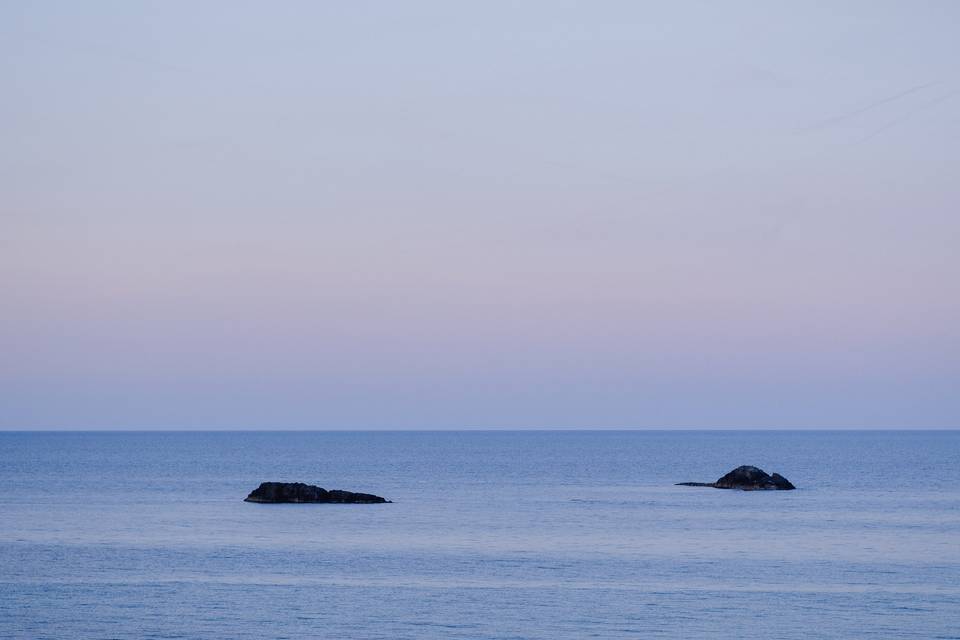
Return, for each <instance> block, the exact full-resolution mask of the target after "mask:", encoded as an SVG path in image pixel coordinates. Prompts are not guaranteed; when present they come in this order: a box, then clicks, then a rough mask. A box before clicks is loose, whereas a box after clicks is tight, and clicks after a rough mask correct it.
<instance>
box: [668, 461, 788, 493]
mask: <svg viewBox="0 0 960 640" xmlns="http://www.w3.org/2000/svg"><path fill="white" fill-rule="evenodd" d="M677 484H678V485H682V486H685V487H713V488H715V489H741V490H743V491H757V490H770V489H779V490H781V491H789V490H790V489H796V487H795V486H793V484H792V483H791V482H790V481H789V480H787V479H786V478H784V477H783V476H782V475H780V474H779V473H774V474H773V475H769V474H768V473H767V472H766V471H764V470H763V469H760V468H758V467H751V466H749V465H744V466H742V467H737V468H736V469H734V470H733V471H731V472H730V473H728V474H727V475H725V476H723V477H722V478H720V479H719V480H717V481H716V482H678V483H677Z"/></svg>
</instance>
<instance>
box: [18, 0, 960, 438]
mask: <svg viewBox="0 0 960 640" xmlns="http://www.w3.org/2000/svg"><path fill="white" fill-rule="evenodd" d="M957 25H960V3H955V2H951V1H947V0H944V1H941V2H925V1H918V2H880V1H864V2H792V3H787V2H766V1H760V0H756V1H754V2H737V1H728V2H713V1H704V2H690V1H679V2H658V3H652V2H650V3H646V2H633V1H623V2H619V1H598V2H569V1H560V0H551V1H549V2H547V1H532V0H531V1H524V2H497V1H493V2H489V1H488V2H474V3H466V2H448V1H446V0H442V1H441V0H437V1H431V2H368V1H350V2H313V1H309V2H308V1H299V2H295V1H290V2H276V3H274V2H237V1H232V0H231V1H229V2H227V1H205V2H186V1H172V2H126V1H117V2H99V1H88V2H74V1H72V0H71V1H64V2H42V3H34V2H26V1H22V2H17V1H11V2H4V3H2V4H0V83H2V84H0V428H3V429H50V428H56V429H72V428H84V429H92V428H98V429H128V428H129V429H164V428H172V429H202V428H206V429H229V428H238V429H249V428H264V429H271V428H287V429H309V428H316V429H360V428H370V429H379V428H404V429H415V428H423V429H446V428H958V427H960V285H958V280H960V37H958V32H957Z"/></svg>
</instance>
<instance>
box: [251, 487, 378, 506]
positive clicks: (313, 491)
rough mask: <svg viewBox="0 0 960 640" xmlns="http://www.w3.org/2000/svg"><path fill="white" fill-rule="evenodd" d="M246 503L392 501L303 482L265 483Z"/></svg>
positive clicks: (368, 494)
mask: <svg viewBox="0 0 960 640" xmlns="http://www.w3.org/2000/svg"><path fill="white" fill-rule="evenodd" d="M244 502H266V503H283V502H295V503H300V502H308V503H327V504H331V503H335V504H380V503H384V502H390V501H389V500H386V499H384V498H381V497H380V496H375V495H373V494H370V493H354V492H352V491H341V490H340V489H333V490H332V491H327V490H326V489H324V488H322V487H315V486H313V485H312V484H304V483H302V482H263V483H261V484H260V486H259V487H257V488H256V489H254V490H253V491H251V492H250V495H248V496H247V497H246V499H245V500H244Z"/></svg>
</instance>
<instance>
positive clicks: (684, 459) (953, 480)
mask: <svg viewBox="0 0 960 640" xmlns="http://www.w3.org/2000/svg"><path fill="white" fill-rule="evenodd" d="M740 464H755V465H757V466H760V467H762V468H764V469H765V470H767V471H768V472H773V471H779V472H780V473H782V474H783V475H785V476H786V477H787V478H789V479H790V480H792V481H793V483H794V484H796V485H797V486H798V487H799V489H798V490H797V491H793V492H740V491H720V490H715V489H704V488H690V487H675V486H673V484H672V483H674V482H679V481H685V480H703V481H711V480H714V479H716V478H717V477H719V476H720V475H722V474H723V473H725V472H727V471H728V470H730V469H731V468H733V467H735V466H738V465H740ZM264 480H289V481H295V480H298V481H305V482H310V483H314V484H319V485H320V486H323V487H326V488H328V489H349V490H355V491H364V492H369V493H376V494H379V495H382V496H385V497H387V498H389V499H392V500H394V501H395V502H394V504H387V505H258V504H248V503H244V502H243V498H244V497H245V496H246V495H247V493H248V492H249V491H250V490H252V489H253V488H255V487H256V486H257V485H258V484H259V483H260V482H261V481H264ZM0 487H2V491H0V638H31V639H33V638H225V639H226V638H231V639H233V638H257V639H260V638H313V637H317V638H337V639H340V638H350V639H352V638H357V639H360V638H363V639H368V638H389V639H401V638H471V639H473V638H544V639H547V638H549V639H561V638H571V639H572V638H577V639H580V638H590V637H596V638H732V637H736V636H754V637H766V638H868V637H875V638H925V639H927V638H960V432H868V433H863V432H787V433H783V432H719V431H715V432H447V433H430V432H402V433H369V432H367V433H337V432H312V433H264V432H261V433H0Z"/></svg>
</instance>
